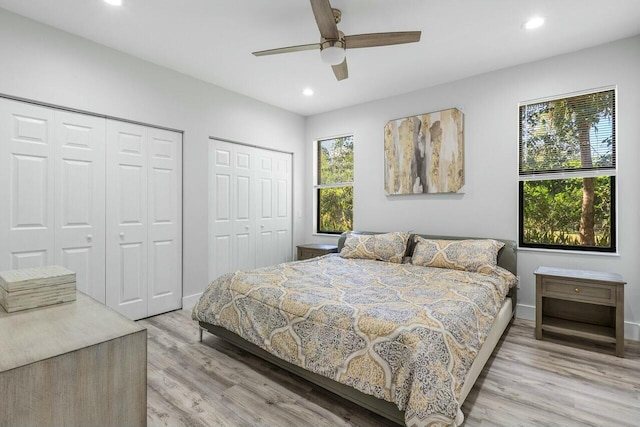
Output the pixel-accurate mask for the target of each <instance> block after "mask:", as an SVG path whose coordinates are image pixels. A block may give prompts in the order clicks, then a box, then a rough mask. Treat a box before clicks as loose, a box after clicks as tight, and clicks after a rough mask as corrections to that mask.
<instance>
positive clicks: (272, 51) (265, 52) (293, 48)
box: [253, 43, 320, 56]
mask: <svg viewBox="0 0 640 427" xmlns="http://www.w3.org/2000/svg"><path fill="white" fill-rule="evenodd" d="M314 49H320V43H312V44H301V45H298V46H289V47H280V48H278V49H269V50H261V51H259V52H253V54H254V55H255V56H265V55H276V54H278V53H289V52H301V51H303V50H314Z"/></svg>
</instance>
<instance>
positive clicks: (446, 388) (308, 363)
mask: <svg viewBox="0 0 640 427" xmlns="http://www.w3.org/2000/svg"><path fill="white" fill-rule="evenodd" d="M514 283H515V277H514V276H513V275H512V274H511V273H509V272H508V271H506V270H504V269H502V268H500V267H496V268H495V269H494V271H493V272H491V273H490V274H482V273H470V272H466V271H457V270H449V269H442V268H430V267H420V266H414V265H411V264H394V263H389V262H382V261H372V260H361V259H344V258H341V257H340V256H339V255H336V254H332V255H327V256H324V257H321V258H315V259H311V260H306V261H298V262H292V263H286V264H280V265H277V266H273V267H265V268H260V269H256V270H252V271H244V272H243V271H239V272H236V273H232V274H227V275H224V276H222V277H220V278H218V279H217V280H215V281H214V282H212V283H211V284H210V285H209V287H208V288H207V290H206V291H205V292H204V294H203V295H202V297H201V298H200V301H199V302H198V304H197V305H196V306H195V307H194V309H193V318H194V319H195V320H199V321H203V322H207V323H210V324H212V325H217V326H221V327H224V328H226V329H228V330H230V331H232V332H234V333H236V334H237V335H239V336H241V337H242V338H244V339H246V340H248V341H250V342H252V343H253V344H255V345H257V346H258V347H261V348H263V349H264V350H266V351H268V352H270V353H272V354H274V355H276V356H278V357H279V358H281V359H284V360H286V361H288V362H290V363H293V364H295V365H297V366H300V367H302V368H304V369H307V370H309V371H312V372H315V373H318V374H321V375H324V376H326V377H329V378H331V379H333V380H335V381H338V382H340V383H342V384H346V385H348V386H351V387H353V388H355V389H358V390H360V391H362V392H364V393H366V394H370V395H373V396H376V397H378V398H380V399H384V400H387V401H390V402H394V403H395V404H396V405H397V406H398V408H399V409H400V410H404V411H405V421H406V424H407V425H408V426H424V425H450V424H452V423H453V420H454V419H455V417H456V415H457V412H458V409H459V406H460V404H459V397H460V393H461V390H462V386H463V383H464V379H465V377H466V374H467V371H468V370H469V369H470V367H471V364H472V363H473V361H474V359H475V357H476V355H477V354H478V351H479V350H480V347H481V346H482V344H483V342H484V340H485V338H486V336H487V334H488V333H489V331H490V329H491V326H492V324H493V321H494V318H495V316H496V315H497V313H498V311H499V309H500V307H501V305H502V302H503V300H504V298H505V296H506V294H507V292H508V290H509V287H510V286H512V285H513V284H514Z"/></svg>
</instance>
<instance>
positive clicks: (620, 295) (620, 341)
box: [534, 267, 625, 357]
mask: <svg viewBox="0 0 640 427" xmlns="http://www.w3.org/2000/svg"><path fill="white" fill-rule="evenodd" d="M534 274H535V275H536V339H542V331H548V332H555V333H559V334H564V335H570V336H574V337H581V338H587V339H592V340H597V341H601V342H608V343H614V344H615V345H616V356H618V357H624V285H625V282H624V281H623V280H622V277H621V276H620V275H619V274H615V273H601V272H596V271H584V270H568V269H564V268H551V267H538V269H537V270H536V271H535V273H534Z"/></svg>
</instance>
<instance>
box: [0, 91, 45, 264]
mask: <svg viewBox="0 0 640 427" xmlns="http://www.w3.org/2000/svg"><path fill="white" fill-rule="evenodd" d="M53 129H54V111H53V110H51V109H48V108H44V107H38V106H33V105H30V104H25V103H21V102H14V101H8V100H3V99H0V201H1V203H2V205H3V206H2V207H0V270H10V269H20V268H29V267H39V266H43V265H48V264H52V263H53V260H54V228H55V227H54V209H53V207H54V149H55V144H54V140H53Z"/></svg>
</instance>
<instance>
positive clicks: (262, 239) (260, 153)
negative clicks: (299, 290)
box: [254, 149, 292, 267]
mask: <svg viewBox="0 0 640 427" xmlns="http://www.w3.org/2000/svg"><path fill="white" fill-rule="evenodd" d="M254 153H255V154H254V155H255V169H256V171H255V172H256V267H264V266H267V265H274V264H278V263H281V262H287V261H291V257H292V255H291V248H292V241H291V239H292V236H291V227H292V226H291V218H292V217H291V210H292V206H291V193H292V189H291V154H287V153H280V152H277V151H271V150H261V149H255V152H254Z"/></svg>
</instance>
